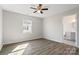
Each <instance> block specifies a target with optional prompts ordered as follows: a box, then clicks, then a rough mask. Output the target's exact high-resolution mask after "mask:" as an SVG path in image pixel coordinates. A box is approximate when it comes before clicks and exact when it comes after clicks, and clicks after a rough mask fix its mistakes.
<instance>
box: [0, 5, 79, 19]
mask: <svg viewBox="0 0 79 59" xmlns="http://www.w3.org/2000/svg"><path fill="white" fill-rule="evenodd" d="M35 6H36V5H33V4H2V5H1V7H2V8H3V9H4V10H8V11H13V12H17V13H21V14H25V15H30V16H35V17H42V18H44V17H47V16H51V15H54V14H57V13H61V12H64V11H67V10H70V9H73V8H76V7H79V5H78V4H43V6H44V7H47V8H48V10H46V11H43V12H44V14H40V13H33V11H34V10H33V9H30V7H35Z"/></svg>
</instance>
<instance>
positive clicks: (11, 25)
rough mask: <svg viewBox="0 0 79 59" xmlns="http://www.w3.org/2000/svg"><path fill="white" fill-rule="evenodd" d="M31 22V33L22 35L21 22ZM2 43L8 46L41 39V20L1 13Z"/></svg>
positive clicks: (16, 14)
mask: <svg viewBox="0 0 79 59" xmlns="http://www.w3.org/2000/svg"><path fill="white" fill-rule="evenodd" d="M24 19H25V20H32V33H26V34H24V33H23V24H22V23H23V20H24ZM3 22H4V24H3V31H4V32H3V36H4V37H3V43H4V44H10V43H16V42H21V41H27V40H32V39H37V38H41V37H42V19H41V18H36V17H31V16H27V15H22V14H18V13H14V12H9V11H3Z"/></svg>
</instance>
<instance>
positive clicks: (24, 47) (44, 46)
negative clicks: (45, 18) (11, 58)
mask: <svg viewBox="0 0 79 59" xmlns="http://www.w3.org/2000/svg"><path fill="white" fill-rule="evenodd" d="M66 48H70V51H71V50H72V49H73V48H75V49H76V50H75V53H72V54H74V55H76V54H79V49H78V48H76V47H73V46H70V45H66V44H63V43H58V42H54V41H50V40H46V39H37V40H36V39H35V40H30V41H24V42H20V43H14V44H9V45H4V46H3V48H2V51H1V52H0V55H65V54H64V51H65V50H66ZM68 55H70V53H69V54H68Z"/></svg>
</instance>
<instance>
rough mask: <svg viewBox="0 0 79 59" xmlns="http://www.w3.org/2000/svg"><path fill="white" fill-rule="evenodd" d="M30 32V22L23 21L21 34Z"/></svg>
mask: <svg viewBox="0 0 79 59" xmlns="http://www.w3.org/2000/svg"><path fill="white" fill-rule="evenodd" d="M26 32H32V21H31V20H23V33H26Z"/></svg>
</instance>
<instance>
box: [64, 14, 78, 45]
mask: <svg viewBox="0 0 79 59" xmlns="http://www.w3.org/2000/svg"><path fill="white" fill-rule="evenodd" d="M76 33H77V31H76V15H75V14H74V15H69V16H65V17H64V18H63V39H64V40H63V41H64V43H65V44H68V45H72V46H76Z"/></svg>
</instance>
